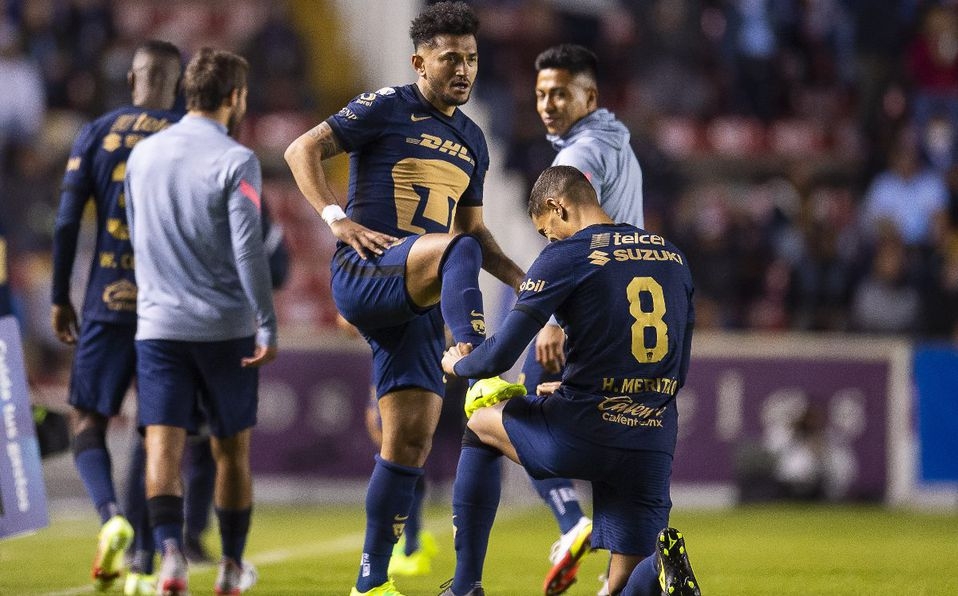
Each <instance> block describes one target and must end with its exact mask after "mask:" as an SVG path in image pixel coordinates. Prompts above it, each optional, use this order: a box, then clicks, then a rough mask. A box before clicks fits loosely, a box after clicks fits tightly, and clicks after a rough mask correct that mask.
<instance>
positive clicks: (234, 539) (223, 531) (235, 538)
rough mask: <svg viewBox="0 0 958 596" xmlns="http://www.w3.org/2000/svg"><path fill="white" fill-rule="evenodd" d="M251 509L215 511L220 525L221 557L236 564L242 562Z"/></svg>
mask: <svg viewBox="0 0 958 596" xmlns="http://www.w3.org/2000/svg"><path fill="white" fill-rule="evenodd" d="M252 513H253V509H252V508H251V507H247V508H246V509H219V508H217V509H216V519H217V521H219V525H220V540H221V544H222V546H223V556H224V557H229V558H230V559H233V560H234V561H236V562H237V563H240V564H242V562H243V551H244V550H245V549H246V537H247V536H248V535H249V523H250V518H251V517H252Z"/></svg>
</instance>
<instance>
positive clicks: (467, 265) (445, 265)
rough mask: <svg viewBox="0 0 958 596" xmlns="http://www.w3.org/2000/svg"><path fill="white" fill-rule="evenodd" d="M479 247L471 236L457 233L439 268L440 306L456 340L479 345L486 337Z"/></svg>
mask: <svg viewBox="0 0 958 596" xmlns="http://www.w3.org/2000/svg"><path fill="white" fill-rule="evenodd" d="M481 268H482V248H481V247H480V246H479V241H478V240H476V239H475V238H474V237H472V236H457V237H456V238H454V239H453V240H452V242H450V243H449V247H448V248H446V254H444V255H443V258H442V263H441V265H440V266H439V272H440V275H441V276H442V292H441V294H440V299H439V307H440V309H441V310H442V318H443V319H444V320H445V322H446V325H448V326H449V330H450V331H452V337H453V339H454V340H455V341H456V342H464V343H471V344H472V347H474V348H478V347H479V344H481V343H482V342H483V341H484V340H485V339H486V321H485V315H484V314H483V313H484V311H483V309H482V292H481V291H480V290H479V270H480V269H481Z"/></svg>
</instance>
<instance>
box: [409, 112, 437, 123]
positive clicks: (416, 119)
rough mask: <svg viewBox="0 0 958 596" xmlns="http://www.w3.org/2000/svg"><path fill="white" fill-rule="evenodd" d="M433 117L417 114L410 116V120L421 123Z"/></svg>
mask: <svg viewBox="0 0 958 596" xmlns="http://www.w3.org/2000/svg"><path fill="white" fill-rule="evenodd" d="M430 118H432V116H417V115H415V114H409V119H410V120H412V121H413V122H419V121H421V120H429V119H430Z"/></svg>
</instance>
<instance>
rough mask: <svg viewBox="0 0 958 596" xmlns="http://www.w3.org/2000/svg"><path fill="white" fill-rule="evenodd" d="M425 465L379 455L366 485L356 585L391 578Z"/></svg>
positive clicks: (363, 587) (371, 584) (363, 588)
mask: <svg viewBox="0 0 958 596" xmlns="http://www.w3.org/2000/svg"><path fill="white" fill-rule="evenodd" d="M422 473H423V469H422V468H414V467H411V466H403V465H400V464H396V463H393V462H390V461H386V460H384V459H382V458H381V457H379V455H376V467H375V468H373V473H372V476H371V477H370V478H369V487H368V488H367V489H366V538H365V542H364V543H363V556H362V561H361V562H360V568H359V578H358V579H357V580H356V589H357V590H358V591H360V592H368V591H369V590H371V589H373V588H375V587H376V586H379V585H382V584H384V583H385V582H386V581H387V580H388V579H389V578H388V577H387V573H386V571H387V569H388V567H389V558H390V556H391V555H392V551H393V547H394V546H395V545H396V542H397V541H398V540H399V536H400V535H401V534H402V528H403V527H404V525H405V523H406V519H407V516H408V515H409V510H410V508H411V507H412V502H413V498H414V497H413V494H414V492H415V490H416V483H417V482H419V479H420V478H421V477H422Z"/></svg>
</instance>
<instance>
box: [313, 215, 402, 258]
mask: <svg viewBox="0 0 958 596" xmlns="http://www.w3.org/2000/svg"><path fill="white" fill-rule="evenodd" d="M329 229H330V230H332V232H333V234H334V235H335V236H336V238H338V239H340V240H342V241H343V242H345V243H346V244H348V245H350V246H352V247H353V248H354V249H355V250H356V252H358V253H359V256H360V257H361V258H363V259H365V258H366V257H367V256H368V255H369V253H374V254H377V255H381V254H383V251H384V250H386V249H387V248H389V247H390V246H392V245H393V243H394V242H396V240H398V238H396V237H395V236H390V235H389V234H383V233H382V232H376V231H374V230H370V229H369V228H367V227H365V226H362V225H360V224H358V223H356V222H354V221H353V220H351V219H349V218H348V217H347V218H344V219H340V220H338V221H335V222H333V224H332V225H331V226H329Z"/></svg>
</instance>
